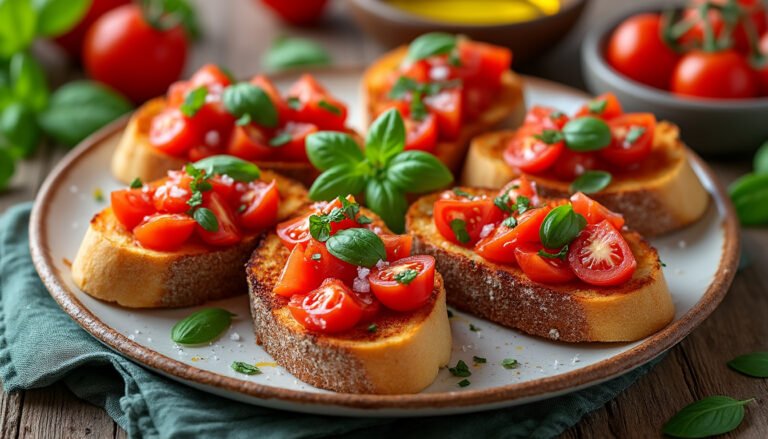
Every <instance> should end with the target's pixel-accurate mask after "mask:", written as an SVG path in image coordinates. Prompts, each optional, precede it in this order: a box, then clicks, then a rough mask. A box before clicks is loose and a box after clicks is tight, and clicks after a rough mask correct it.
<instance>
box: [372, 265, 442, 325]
mask: <svg viewBox="0 0 768 439" xmlns="http://www.w3.org/2000/svg"><path fill="white" fill-rule="evenodd" d="M368 279H369V280H370V282H371V291H372V292H373V294H374V295H375V296H376V298H377V299H379V301H380V302H381V303H382V305H384V306H386V307H387V308H389V309H393V310H395V311H412V310H414V309H417V308H420V307H421V306H423V305H424V304H425V303H427V301H428V300H429V297H430V296H431V295H432V290H433V289H434V287H435V258H433V257H432V256H427V255H417V256H409V257H407V258H403V259H399V260H397V261H395V262H393V263H391V264H390V265H389V266H387V267H382V268H374V269H373V270H371V274H370V275H369V276H368Z"/></svg>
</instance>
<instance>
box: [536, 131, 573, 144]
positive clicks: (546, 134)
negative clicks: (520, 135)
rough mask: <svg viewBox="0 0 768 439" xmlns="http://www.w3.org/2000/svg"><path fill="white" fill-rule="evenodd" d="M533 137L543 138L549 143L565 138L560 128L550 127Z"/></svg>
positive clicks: (542, 139) (543, 140)
mask: <svg viewBox="0 0 768 439" xmlns="http://www.w3.org/2000/svg"><path fill="white" fill-rule="evenodd" d="M533 137H534V138H536V139H539V140H541V141H542V142H544V143H546V144H547V145H554V144H555V143H558V142H562V141H563V139H564V138H565V137H564V136H563V133H561V132H560V131H559V130H549V129H547V130H543V131H542V132H541V134H535V135H534V136H533Z"/></svg>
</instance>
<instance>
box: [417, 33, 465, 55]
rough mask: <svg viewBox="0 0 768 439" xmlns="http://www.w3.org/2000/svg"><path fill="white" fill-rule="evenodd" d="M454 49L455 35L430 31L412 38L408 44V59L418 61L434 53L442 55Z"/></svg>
mask: <svg viewBox="0 0 768 439" xmlns="http://www.w3.org/2000/svg"><path fill="white" fill-rule="evenodd" d="M454 49H456V35H451V34H447V33H444V32H430V33H428V34H424V35H422V36H420V37H418V38H416V39H415V40H413V41H412V42H411V44H410V46H408V59H410V60H411V61H418V60H420V59H424V58H429V57H430V56H434V55H444V54H446V53H450V52H452V51H453V50H454Z"/></svg>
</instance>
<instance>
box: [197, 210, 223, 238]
mask: <svg viewBox="0 0 768 439" xmlns="http://www.w3.org/2000/svg"><path fill="white" fill-rule="evenodd" d="M192 217H193V218H194V219H195V221H197V223H198V224H200V227H202V228H203V229H205V230H206V231H208V232H217V231H218V230H219V220H217V219H216V215H214V214H213V212H211V210H210V209H208V208H205V207H200V208H198V209H195V212H194V213H193V214H192Z"/></svg>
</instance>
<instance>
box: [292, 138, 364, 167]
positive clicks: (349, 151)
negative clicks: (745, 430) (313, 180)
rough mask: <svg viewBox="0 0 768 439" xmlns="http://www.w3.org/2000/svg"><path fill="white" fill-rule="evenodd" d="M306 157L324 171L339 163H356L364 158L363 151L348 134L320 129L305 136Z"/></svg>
mask: <svg viewBox="0 0 768 439" xmlns="http://www.w3.org/2000/svg"><path fill="white" fill-rule="evenodd" d="M306 144H307V157H309V161H310V162H311V163H312V165H313V166H314V167H315V168H317V169H319V170H321V171H325V170H327V169H330V168H332V167H333V166H335V165H339V164H349V165H352V164H357V163H360V162H362V161H363V160H364V159H365V156H364V155H363V151H362V150H360V146H359V145H358V144H357V142H355V139H353V138H352V136H350V135H349V134H346V133H339V132H336V131H320V132H317V133H312V134H310V135H309V136H307V141H306Z"/></svg>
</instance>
